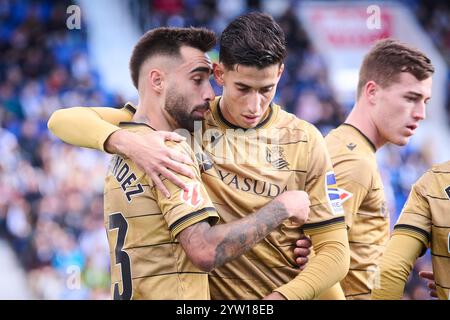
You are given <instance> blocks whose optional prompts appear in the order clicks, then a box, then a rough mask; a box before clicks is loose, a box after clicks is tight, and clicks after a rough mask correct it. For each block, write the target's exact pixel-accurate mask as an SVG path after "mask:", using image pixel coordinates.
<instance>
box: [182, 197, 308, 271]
mask: <svg viewBox="0 0 450 320" xmlns="http://www.w3.org/2000/svg"><path fill="white" fill-rule="evenodd" d="M309 205H310V203H309V199H308V196H307V194H306V193H305V192H303V191H287V192H284V193H282V194H281V195H279V196H278V197H276V198H275V199H274V200H272V201H271V202H269V203H268V204H267V205H266V206H264V207H263V208H261V209H259V210H258V211H257V212H255V213H253V214H251V215H248V216H246V217H244V218H242V219H239V220H237V221H233V222H230V223H226V224H220V225H215V226H210V225H209V223H207V222H199V223H196V224H194V225H192V226H190V227H188V228H186V229H184V230H183V231H181V232H180V234H179V235H178V240H179V241H180V243H181V245H182V246H183V248H184V250H185V252H186V254H187V255H188V257H189V258H190V259H191V261H192V262H193V263H194V264H195V265H196V266H198V267H199V268H201V269H202V270H204V271H211V270H212V269H214V268H216V267H219V266H221V265H223V264H225V263H226V262H228V261H230V260H232V259H234V258H236V257H239V256H240V255H242V254H243V253H245V252H247V251H248V250H249V249H251V248H252V247H253V246H255V245H256V244H257V243H258V242H259V241H261V240H262V239H263V238H264V237H266V236H267V235H268V234H269V233H270V232H271V231H273V230H274V229H275V228H277V227H278V226H279V225H280V224H281V223H282V222H283V221H284V220H285V219H288V218H291V219H292V220H293V221H294V222H295V223H297V224H299V226H301V225H303V224H304V223H305V221H306V219H307V217H308V212H309Z"/></svg>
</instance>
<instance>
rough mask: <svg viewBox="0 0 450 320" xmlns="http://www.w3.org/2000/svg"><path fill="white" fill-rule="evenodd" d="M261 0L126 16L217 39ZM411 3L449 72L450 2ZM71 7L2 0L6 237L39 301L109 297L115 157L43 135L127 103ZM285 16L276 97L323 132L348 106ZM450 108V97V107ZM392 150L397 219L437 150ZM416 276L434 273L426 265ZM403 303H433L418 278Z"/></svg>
mask: <svg viewBox="0 0 450 320" xmlns="http://www.w3.org/2000/svg"><path fill="white" fill-rule="evenodd" d="M262 2H263V1H262V0H261V1H257V0H248V1H245V0H226V1H223V0H220V1H211V0H185V1H182V0H171V1H163V0H153V1H140V2H139V4H136V2H134V1H133V2H131V1H130V10H131V12H132V13H135V14H136V15H137V16H138V17H139V22H140V25H141V27H142V31H144V30H147V29H149V28H152V27H158V26H162V25H170V26H188V25H194V26H200V25H201V26H205V27H208V28H211V29H213V30H215V31H216V32H217V33H218V34H219V33H220V31H221V30H222V29H223V28H224V26H225V25H226V24H227V22H228V21H229V20H231V19H232V18H234V17H235V16H236V15H238V14H241V13H243V12H245V11H248V10H258V9H261V8H262V7H261V3H262ZM267 2H270V1H267ZM288 2H289V1H288ZM404 2H405V3H407V4H408V5H409V6H411V7H412V9H413V11H414V12H415V14H416V15H417V17H418V20H419V21H420V23H421V24H422V25H423V26H424V28H425V30H426V31H427V32H428V33H429V34H430V37H431V38H432V39H433V41H434V42H435V43H436V46H437V47H438V48H439V49H440V50H441V52H442V54H443V56H444V57H446V58H447V62H448V63H449V64H450V25H449V24H450V19H449V16H450V7H449V5H448V4H445V2H441V3H440V2H425V1H404ZM71 4H72V2H71V1H68V0H65V1H58V2H57V3H56V2H53V1H45V0H39V1H31V0H17V1H1V0H0V21H1V24H0V155H1V157H0V194H1V196H0V237H3V238H5V239H6V240H7V241H8V242H9V243H10V245H11V246H12V248H13V250H14V252H16V253H17V257H18V259H19V261H20V263H21V264H22V266H23V268H24V269H25V271H26V274H27V276H28V283H29V286H30V288H31V290H32V294H33V297H34V298H38V299H40V298H42V299H109V298H110V294H109V281H110V280H109V279H110V277H109V256H108V244H107V240H106V236H105V235H106V234H105V230H104V226H103V180H104V174H105V172H106V167H107V165H108V159H109V157H108V156H107V155H103V154H100V153H99V152H96V151H92V150H86V149H81V148H74V147H71V146H69V145H66V144H64V143H62V142H61V141H59V140H58V139H57V138H56V137H54V136H52V135H51V134H50V133H49V132H48V131H47V128H46V123H47V120H48V118H49V116H50V114H51V113H52V112H53V111H55V110H56V109H58V108H61V107H69V106H76V105H87V106H121V105H123V103H124V100H123V98H122V97H120V95H118V94H116V93H114V92H107V91H106V90H105V89H104V88H102V85H101V81H100V78H99V76H98V74H97V73H96V70H95V67H94V66H92V65H90V63H89V58H88V57H89V47H88V43H87V32H89V31H88V30H87V29H86V26H84V25H82V28H81V29H80V30H69V29H68V28H67V27H66V19H67V14H66V8H67V7H68V6H69V5H71ZM267 7H270V6H267ZM143 9H145V10H143ZM269 13H270V12H269ZM277 20H278V21H279V22H280V24H281V26H282V27H283V29H284V31H285V32H286V37H287V42H288V48H289V51H288V58H287V60H286V68H285V72H284V75H283V77H282V80H281V82H280V84H279V89H278V93H277V96H276V101H277V102H278V103H279V104H280V105H282V106H285V107H286V109H287V110H288V111H290V112H293V113H295V114H297V116H299V117H300V118H303V119H305V120H308V121H310V122H312V123H314V124H315V125H317V126H318V128H319V129H320V130H321V132H322V133H323V134H326V133H327V132H328V131H329V130H330V129H332V128H334V127H336V126H337V125H338V124H339V123H341V122H342V121H343V120H344V119H345V115H346V112H347V111H348V109H349V106H341V105H340V104H339V103H338V102H337V101H336V100H335V98H334V93H333V89H332V88H331V86H330V85H329V83H328V81H327V69H326V64H325V62H324V61H323V59H322V58H321V56H320V54H319V53H318V52H316V51H315V50H314V48H313V46H312V45H311V42H310V40H309V39H308V37H307V35H306V33H305V31H304V30H303V29H302V26H301V24H300V22H299V21H298V19H297V18H296V16H295V15H294V13H293V10H290V8H289V6H288V7H287V10H286V11H285V13H283V14H281V15H279V16H278V17H277ZM448 86H449V89H450V74H449V76H448ZM216 89H218V88H216ZM448 92H450V90H448ZM449 103H450V97H449V98H448V99H447V110H450V106H449ZM350 107H351V106H350ZM449 114H450V112H449ZM449 123H450V117H449ZM385 149H386V150H385V152H384V153H383V156H382V157H381V159H380V167H381V169H382V173H383V175H384V179H385V181H386V182H387V183H386V192H387V196H388V198H389V199H390V201H391V204H390V207H391V209H390V210H391V214H392V223H394V222H395V221H396V220H397V215H398V214H399V211H400V210H401V208H402V206H403V203H404V201H405V199H406V197H407V195H408V193H409V190H410V187H411V184H412V183H413V182H414V181H415V180H416V179H417V178H418V177H419V176H420V175H421V174H422V173H423V172H424V171H425V170H426V168H428V167H429V165H430V164H431V160H430V159H431V154H430V152H431V150H428V149H417V148H416V147H415V146H413V145H410V146H407V147H404V148H402V149H400V151H399V149H397V148H396V147H393V146H387V147H385ZM416 268H417V269H420V270H422V269H426V270H431V264H430V259H429V257H427V256H425V257H424V258H422V259H421V260H420V261H419V263H418V264H417V265H416ZM78 284H79V285H78ZM74 289H76V290H74ZM407 297H409V298H411V299H426V298H428V293H427V291H426V289H425V287H424V282H423V281H422V280H419V279H418V276H417V272H414V274H413V275H412V279H411V281H410V282H409V284H408V286H407Z"/></svg>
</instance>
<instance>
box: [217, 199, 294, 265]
mask: <svg viewBox="0 0 450 320" xmlns="http://www.w3.org/2000/svg"><path fill="white" fill-rule="evenodd" d="M287 217H288V212H287V211H286V209H285V207H284V205H283V204H282V203H280V202H277V201H272V202H270V203H269V204H268V205H266V206H264V207H263V208H261V209H260V210H258V211H257V212H256V213H254V214H251V215H249V216H247V217H245V218H243V219H241V220H238V221H235V222H232V223H229V224H225V225H223V226H226V228H224V229H226V230H224V232H220V236H221V240H220V241H219V242H218V244H217V246H216V250H215V257H214V267H217V266H221V265H223V264H225V263H226V262H228V261H230V260H232V259H234V258H236V257H238V256H240V255H242V254H243V253H245V252H247V251H248V250H250V249H251V248H252V247H254V246H255V245H256V244H257V243H258V242H259V241H261V240H262V239H263V238H264V237H265V236H267V235H268V234H269V233H270V232H272V231H273V230H274V229H275V228H277V227H278V226H279V225H280V224H281V223H282V222H283V221H284V220H285V219H286V218H287Z"/></svg>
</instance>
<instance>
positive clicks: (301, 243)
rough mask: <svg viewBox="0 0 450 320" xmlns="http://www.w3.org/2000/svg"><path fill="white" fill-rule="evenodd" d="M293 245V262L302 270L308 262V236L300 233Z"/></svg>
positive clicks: (309, 244)
mask: <svg viewBox="0 0 450 320" xmlns="http://www.w3.org/2000/svg"><path fill="white" fill-rule="evenodd" d="M295 246H296V247H295V249H294V257H295V262H296V263H297V265H298V266H299V268H300V270H303V269H305V267H306V264H307V263H308V256H309V254H310V253H311V246H312V242H311V239H310V238H309V237H308V236H306V235H304V234H302V236H301V237H300V238H299V239H298V240H297V241H296V242H295Z"/></svg>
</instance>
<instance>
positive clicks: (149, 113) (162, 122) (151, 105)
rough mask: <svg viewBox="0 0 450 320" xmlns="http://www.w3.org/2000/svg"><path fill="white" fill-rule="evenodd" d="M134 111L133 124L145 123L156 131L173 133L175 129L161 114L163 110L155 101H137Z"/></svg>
mask: <svg viewBox="0 0 450 320" xmlns="http://www.w3.org/2000/svg"><path fill="white" fill-rule="evenodd" d="M136 109H137V111H136V113H135V115H134V117H133V121H134V122H139V123H145V124H147V125H149V126H151V127H152V128H154V129H155V130H158V131H160V130H163V131H173V130H175V129H176V128H173V126H172V125H171V124H170V123H169V121H168V120H167V117H166V116H165V115H164V114H163V111H162V109H163V108H162V107H161V106H160V105H158V104H157V99H155V98H153V99H145V98H144V99H139V103H138V105H137V108H136Z"/></svg>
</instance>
